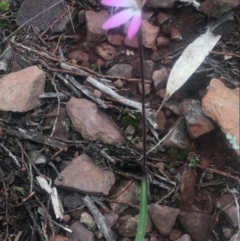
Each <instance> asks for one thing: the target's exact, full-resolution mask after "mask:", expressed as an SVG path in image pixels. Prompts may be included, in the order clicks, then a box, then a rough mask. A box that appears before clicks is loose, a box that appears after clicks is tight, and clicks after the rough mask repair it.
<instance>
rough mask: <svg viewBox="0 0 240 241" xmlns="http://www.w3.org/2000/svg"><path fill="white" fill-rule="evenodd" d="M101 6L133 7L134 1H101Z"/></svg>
mask: <svg viewBox="0 0 240 241" xmlns="http://www.w3.org/2000/svg"><path fill="white" fill-rule="evenodd" d="M102 4H103V5H106V6H112V7H134V6H135V0H102Z"/></svg>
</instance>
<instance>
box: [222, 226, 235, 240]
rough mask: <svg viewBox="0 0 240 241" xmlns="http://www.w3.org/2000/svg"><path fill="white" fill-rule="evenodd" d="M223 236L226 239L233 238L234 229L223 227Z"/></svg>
mask: <svg viewBox="0 0 240 241" xmlns="http://www.w3.org/2000/svg"><path fill="white" fill-rule="evenodd" d="M221 229H222V232H223V235H224V237H225V238H231V237H232V235H233V227H231V226H222V227H221Z"/></svg>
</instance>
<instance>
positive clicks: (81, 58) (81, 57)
mask: <svg viewBox="0 0 240 241" xmlns="http://www.w3.org/2000/svg"><path fill="white" fill-rule="evenodd" d="M68 58H69V59H71V60H72V59H74V60H76V61H77V62H88V61H89V55H88V54H86V53H84V52H82V51H81V50H74V51H72V52H70V53H69V54H68Z"/></svg>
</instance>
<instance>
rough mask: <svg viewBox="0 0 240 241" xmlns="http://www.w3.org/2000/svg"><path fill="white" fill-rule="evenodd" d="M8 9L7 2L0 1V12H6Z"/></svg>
mask: <svg viewBox="0 0 240 241" xmlns="http://www.w3.org/2000/svg"><path fill="white" fill-rule="evenodd" d="M8 9H9V0H0V11H1V12H4V11H8Z"/></svg>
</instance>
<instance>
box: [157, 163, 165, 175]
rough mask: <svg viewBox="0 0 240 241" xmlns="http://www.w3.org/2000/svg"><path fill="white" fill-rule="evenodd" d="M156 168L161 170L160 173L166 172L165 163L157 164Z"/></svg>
mask: <svg viewBox="0 0 240 241" xmlns="http://www.w3.org/2000/svg"><path fill="white" fill-rule="evenodd" d="M156 166H157V167H158V170H160V173H162V171H164V170H165V164H164V162H158V163H157V164H156Z"/></svg>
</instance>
